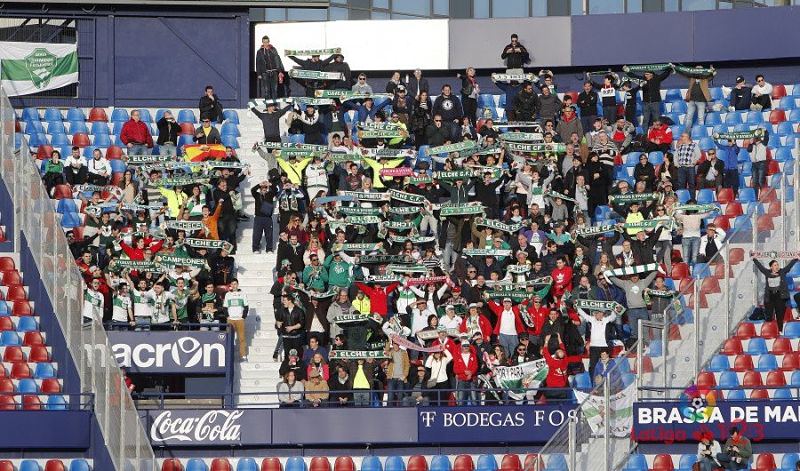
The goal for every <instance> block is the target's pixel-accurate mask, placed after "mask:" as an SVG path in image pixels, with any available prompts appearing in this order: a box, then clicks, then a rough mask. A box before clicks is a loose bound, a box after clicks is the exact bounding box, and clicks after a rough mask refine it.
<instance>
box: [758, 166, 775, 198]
mask: <svg viewBox="0 0 800 471" xmlns="http://www.w3.org/2000/svg"><path fill="white" fill-rule="evenodd" d="M770 162H772V161H770ZM767 166H768V167H767V173H768V174H770V173H769V164H767ZM770 175H771V174H770ZM777 199H778V193H777V192H776V191H775V188H771V187H770V188H764V189H762V190H761V193H759V195H758V201H760V202H762V203H768V202H770V201H775V200H777Z"/></svg>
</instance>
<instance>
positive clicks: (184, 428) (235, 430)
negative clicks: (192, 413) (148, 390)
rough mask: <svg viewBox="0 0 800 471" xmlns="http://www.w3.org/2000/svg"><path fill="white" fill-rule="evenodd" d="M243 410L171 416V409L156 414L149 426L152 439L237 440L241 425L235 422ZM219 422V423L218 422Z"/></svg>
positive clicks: (187, 440)
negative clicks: (191, 415)
mask: <svg viewBox="0 0 800 471" xmlns="http://www.w3.org/2000/svg"><path fill="white" fill-rule="evenodd" d="M243 414H244V411H240V410H237V411H224V410H221V411H208V412H206V413H205V414H203V415H202V416H200V417H187V418H181V417H177V418H175V419H173V418H172V411H164V412H162V413H161V414H159V415H158V417H156V418H155V420H154V421H153V425H152V426H151V427H150V439H151V440H152V441H157V442H160V441H167V440H177V441H180V442H203V441H224V442H238V441H239V440H240V439H241V436H242V433H241V425H239V424H238V423H237V422H238V421H239V418H240V417H241V416H242V415H243ZM220 422H221V423H220Z"/></svg>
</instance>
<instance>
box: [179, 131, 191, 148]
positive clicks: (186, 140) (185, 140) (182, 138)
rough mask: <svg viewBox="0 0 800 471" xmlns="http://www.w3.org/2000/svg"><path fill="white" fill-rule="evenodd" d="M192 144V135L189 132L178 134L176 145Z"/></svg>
mask: <svg viewBox="0 0 800 471" xmlns="http://www.w3.org/2000/svg"><path fill="white" fill-rule="evenodd" d="M192 144H194V136H192V135H191V134H180V135H179V136H178V147H182V146H185V145H192Z"/></svg>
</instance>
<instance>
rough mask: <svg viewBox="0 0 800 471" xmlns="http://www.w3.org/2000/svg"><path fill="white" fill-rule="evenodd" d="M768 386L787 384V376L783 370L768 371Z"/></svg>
mask: <svg viewBox="0 0 800 471" xmlns="http://www.w3.org/2000/svg"><path fill="white" fill-rule="evenodd" d="M766 384H767V386H786V376H784V374H783V371H780V370H775V371H770V372H769V373H767V383H766Z"/></svg>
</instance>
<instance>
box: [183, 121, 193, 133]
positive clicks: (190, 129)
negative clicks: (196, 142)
mask: <svg viewBox="0 0 800 471" xmlns="http://www.w3.org/2000/svg"><path fill="white" fill-rule="evenodd" d="M181 134H194V124H192V123H181Z"/></svg>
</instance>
